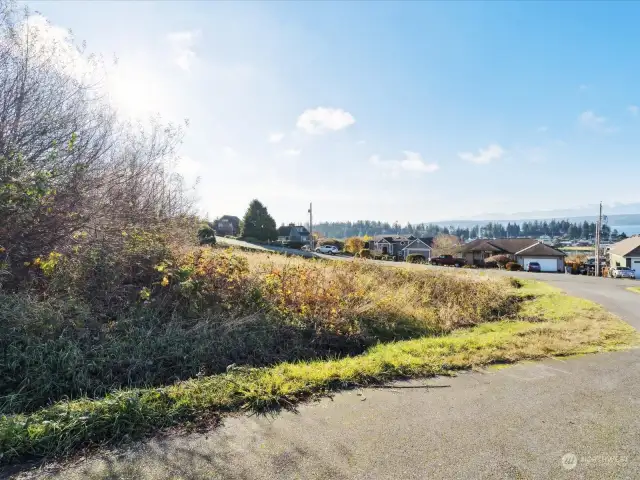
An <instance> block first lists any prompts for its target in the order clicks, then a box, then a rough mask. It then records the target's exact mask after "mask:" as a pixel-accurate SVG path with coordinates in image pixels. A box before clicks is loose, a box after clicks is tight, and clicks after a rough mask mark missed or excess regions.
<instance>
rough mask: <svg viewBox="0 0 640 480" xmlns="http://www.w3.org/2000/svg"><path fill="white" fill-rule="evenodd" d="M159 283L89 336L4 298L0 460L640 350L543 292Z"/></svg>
mask: <svg viewBox="0 0 640 480" xmlns="http://www.w3.org/2000/svg"><path fill="white" fill-rule="evenodd" d="M187 267H189V268H187ZM191 267H193V268H191ZM156 270H160V271H159V274H160V277H159V278H161V279H162V280H160V281H159V282H156V283H159V285H156V286H155V287H154V289H153V290H151V291H150V292H147V293H145V294H144V295H143V297H144V298H145V300H144V302H142V303H141V304H140V305H137V306H136V308H133V309H130V310H127V311H126V312H123V313H122V316H121V317H119V318H116V319H113V318H111V319H108V320H104V321H102V323H101V324H100V325H92V326H90V327H89V326H88V323H89V322H91V321H92V320H93V321H95V319H92V317H91V316H90V311H91V308H90V306H88V305H85V304H80V303H78V304H76V305H75V306H73V307H69V306H67V307H66V310H62V311H60V308H64V306H63V305H62V304H60V303H56V301H54V300H52V299H42V298H40V299H37V300H36V299H34V298H30V297H27V296H25V295H9V294H2V295H0V303H1V304H0V307H2V311H3V312H8V313H3V317H4V321H3V324H2V326H1V327H0V328H2V330H3V331H2V333H3V334H4V338H5V342H7V340H6V339H7V338H9V340H8V345H5V347H8V352H9V355H8V356H5V358H4V360H2V362H3V365H1V366H2V367H3V372H4V373H3V383H2V384H0V387H1V388H2V389H3V390H4V391H2V392H0V394H1V395H3V396H4V402H3V403H0V405H1V408H2V410H1V411H0V413H4V416H2V417H0V452H2V457H1V458H0V462H2V463H6V462H15V461H20V460H22V459H24V458H28V457H33V456H35V457H42V456H52V455H63V454H68V453H71V452H73V451H74V450H76V449H78V448H81V447H83V446H90V445H97V444H103V443H114V442H119V441H122V440H128V439H134V438H139V437H141V436H143V435H146V434H149V433H151V432H153V431H154V430H157V429H161V428H165V427H170V426H173V425H177V424H185V423H192V422H198V421H202V420H203V419H206V418H211V417H212V416H216V415H220V414H224V413H225V412H231V411H241V410H262V409H266V408H274V407H288V406H291V405H293V404H295V403H296V402H298V401H300V400H303V399H306V398H309V397H310V396H313V395H321V394H324V393H326V392H328V391H331V390H335V389H338V388H344V387H349V386H357V385H371V384H378V383H381V382H385V381H389V380H391V379H394V378H402V377H414V376H429V375H436V374H452V373H454V372H455V371H457V370H459V369H465V368H471V367H475V366H480V365H486V364H491V363H505V362H515V361H518V360H523V359H536V358H542V357H548V356H552V355H573V354H581V353H591V352H598V351H605V350H616V349H621V348H627V347H629V346H632V345H636V344H638V335H637V334H636V333H635V331H634V330H633V329H632V328H631V327H630V326H628V325H627V324H625V323H623V322H621V321H620V320H619V319H617V318H616V317H614V316H612V315H610V314H608V313H606V312H605V311H604V310H603V309H602V308H601V307H599V306H597V305H595V304H593V303H591V302H588V301H586V300H581V299H577V298H573V297H569V296H566V295H564V294H562V293H561V292H559V291H558V290H556V289H554V288H552V287H550V286H548V285H546V284H542V283H539V282H533V281H515V280H512V279H508V278H489V277H486V276H478V275H471V274H468V273H465V272H456V273H443V272H433V271H421V270H417V269H399V268H385V267H379V266H372V265H370V264H368V263H367V262H354V263H342V262H323V261H304V260H301V259H292V258H285V257H282V256H277V255H266V254H255V253H246V252H243V253H231V252H230V251H222V250H206V249H205V250H201V251H199V253H196V254H195V255H194V254H193V253H188V254H186V255H183V256H181V257H180V256H177V257H176V260H175V262H174V263H173V264H171V265H169V266H167V267H166V268H164V267H163V268H160V269H157V268H156ZM180 272H181V273H180ZM174 275H175V278H174ZM211 278H216V279H217V280H215V282H214V285H209V284H208V282H209V281H211ZM185 282H187V284H186V285H184V283H185ZM198 282H200V283H198ZM194 284H196V285H198V287H197V288H196V287H195V286H194ZM205 285H209V286H207V287H206V288H205ZM214 287H215V288H214ZM194 292H197V295H196V294H194ZM187 293H188V295H187ZM147 295H148V296H147ZM185 295H187V297H185ZM212 296H215V299H212V298H213V297H212ZM185 298H186V299H187V300H188V302H187V303H185ZM154 299H155V300H157V302H160V303H159V304H158V305H155V304H154ZM160 299H162V300H160ZM169 300H171V301H169ZM180 302H183V303H180ZM198 302H199V303H198ZM169 306H170V307H171V309H170V310H171V314H170V315H168V316H167V315H165V316H164V317H162V316H160V317H159V316H158V315H160V313H161V312H165V311H166V310H167V309H168V308H169ZM7 335H9V337H7ZM231 363H235V364H237V365H243V366H233V367H231V368H228V369H225V367H226V366H227V365H229V364H231ZM11 382H13V383H11ZM132 387H138V388H132Z"/></svg>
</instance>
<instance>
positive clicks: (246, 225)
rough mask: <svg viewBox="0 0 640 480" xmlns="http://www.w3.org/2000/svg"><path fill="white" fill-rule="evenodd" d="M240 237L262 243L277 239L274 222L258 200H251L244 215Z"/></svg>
mask: <svg viewBox="0 0 640 480" xmlns="http://www.w3.org/2000/svg"><path fill="white" fill-rule="evenodd" d="M242 236H243V237H244V238H255V239H256V240H260V241H263V242H266V241H268V240H275V239H277V238H278V232H277V230H276V222H275V220H274V219H273V217H271V215H269V212H268V211H267V207H265V206H264V205H263V204H262V203H260V201H259V200H252V201H251V203H250V204H249V208H247V213H245V214H244V219H243V225H242Z"/></svg>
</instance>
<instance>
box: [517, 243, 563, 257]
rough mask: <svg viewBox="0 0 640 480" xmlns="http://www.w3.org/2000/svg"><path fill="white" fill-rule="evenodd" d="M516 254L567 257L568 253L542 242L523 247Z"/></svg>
mask: <svg viewBox="0 0 640 480" xmlns="http://www.w3.org/2000/svg"><path fill="white" fill-rule="evenodd" d="M516 254H518V255H531V256H533V257H565V256H566V255H567V254H566V253H564V252H563V251H561V250H557V249H555V248H553V247H550V246H549V245H545V244H544V243H542V242H540V243H536V244H534V245H530V246H528V247H526V248H523V249H522V250H520V251H519V252H516Z"/></svg>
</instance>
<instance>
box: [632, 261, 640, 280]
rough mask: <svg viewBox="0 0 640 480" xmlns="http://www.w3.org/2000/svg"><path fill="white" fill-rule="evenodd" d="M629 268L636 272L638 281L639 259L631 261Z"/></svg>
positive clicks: (639, 277)
mask: <svg viewBox="0 0 640 480" xmlns="http://www.w3.org/2000/svg"><path fill="white" fill-rule="evenodd" d="M631 268H633V269H634V270H635V271H636V279H637V280H640V259H635V258H634V259H633V261H632V262H631Z"/></svg>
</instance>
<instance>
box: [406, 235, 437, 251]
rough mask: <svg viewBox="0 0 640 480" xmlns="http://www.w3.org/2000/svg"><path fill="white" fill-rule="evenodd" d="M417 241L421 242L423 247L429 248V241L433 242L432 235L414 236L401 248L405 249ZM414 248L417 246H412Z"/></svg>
mask: <svg viewBox="0 0 640 480" xmlns="http://www.w3.org/2000/svg"><path fill="white" fill-rule="evenodd" d="M418 242H420V243H422V244H423V245H424V246H425V247H427V248H429V249H431V246H432V245H431V243H432V242H433V237H421V238H416V239H414V240H413V241H411V242H409V244H408V245H407V246H406V247H404V248H403V249H402V250H405V249H407V248H409V247H411V245H413V244H414V243H418ZM414 248H417V247H414Z"/></svg>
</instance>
